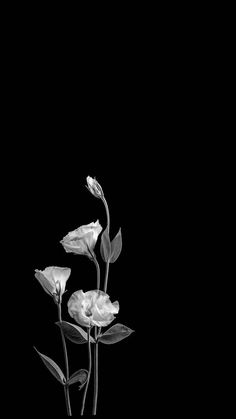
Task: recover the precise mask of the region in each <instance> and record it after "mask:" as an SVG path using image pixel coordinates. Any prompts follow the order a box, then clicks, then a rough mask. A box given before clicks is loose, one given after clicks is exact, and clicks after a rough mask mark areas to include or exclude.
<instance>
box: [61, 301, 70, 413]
mask: <svg viewBox="0 0 236 419" xmlns="http://www.w3.org/2000/svg"><path fill="white" fill-rule="evenodd" d="M57 308H58V320H59V322H60V323H61V322H62V318H61V301H59V303H58V304H57ZM60 331H61V339H62V346H63V352H64V359H65V367H66V381H68V380H69V363H68V355H67V348H66V341H65V336H64V333H63V330H62V328H61V327H60ZM64 395H65V402H66V410H67V416H72V414H71V406H70V394H69V386H68V385H67V384H65V385H64Z"/></svg>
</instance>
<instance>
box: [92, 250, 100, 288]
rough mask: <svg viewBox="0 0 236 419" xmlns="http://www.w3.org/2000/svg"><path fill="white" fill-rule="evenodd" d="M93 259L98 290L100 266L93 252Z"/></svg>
mask: <svg viewBox="0 0 236 419" xmlns="http://www.w3.org/2000/svg"><path fill="white" fill-rule="evenodd" d="M93 261H94V263H95V266H96V269H97V290H99V289H100V267H99V263H98V261H97V259H96V256H95V253H94V254H93Z"/></svg>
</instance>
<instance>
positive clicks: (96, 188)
mask: <svg viewBox="0 0 236 419" xmlns="http://www.w3.org/2000/svg"><path fill="white" fill-rule="evenodd" d="M86 180H87V184H88V190H89V191H90V192H91V193H92V194H93V195H94V196H96V198H102V197H103V190H102V187H101V185H99V183H98V182H97V181H96V179H93V178H92V177H91V176H87V178H86Z"/></svg>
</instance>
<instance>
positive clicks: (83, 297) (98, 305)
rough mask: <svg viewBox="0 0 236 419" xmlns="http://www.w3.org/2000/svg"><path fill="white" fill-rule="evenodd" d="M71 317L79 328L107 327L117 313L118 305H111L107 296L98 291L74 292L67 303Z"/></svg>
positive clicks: (116, 303) (115, 303)
mask: <svg viewBox="0 0 236 419" xmlns="http://www.w3.org/2000/svg"><path fill="white" fill-rule="evenodd" d="M67 304H68V311H69V314H70V316H71V317H73V318H74V319H75V321H76V322H77V323H78V324H80V325H81V326H86V327H91V326H100V327H102V326H107V325H108V324H110V323H111V322H112V321H113V320H114V314H117V313H118V311H119V303H118V301H115V302H114V303H111V301H110V298H109V295H107V294H106V293H105V292H103V291H100V290H94V291H87V292H85V293H84V292H83V291H82V290H79V291H76V292H74V293H73V294H72V296H71V297H70V299H69V301H68V303H67Z"/></svg>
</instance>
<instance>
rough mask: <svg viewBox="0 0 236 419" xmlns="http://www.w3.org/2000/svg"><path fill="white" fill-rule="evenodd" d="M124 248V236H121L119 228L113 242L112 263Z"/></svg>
mask: <svg viewBox="0 0 236 419" xmlns="http://www.w3.org/2000/svg"><path fill="white" fill-rule="evenodd" d="M121 249H122V236H121V229H119V231H118V233H117V235H116V236H115V237H114V239H113V240H112V242H111V259H110V263H114V262H115V261H116V260H117V259H118V257H119V256H120V252H121Z"/></svg>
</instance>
